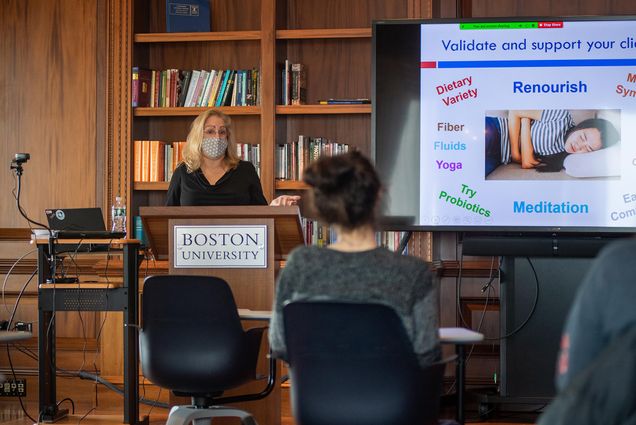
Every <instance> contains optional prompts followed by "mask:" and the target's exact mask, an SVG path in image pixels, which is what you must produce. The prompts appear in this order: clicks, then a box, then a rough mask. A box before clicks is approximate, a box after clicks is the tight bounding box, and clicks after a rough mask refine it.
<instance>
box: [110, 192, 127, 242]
mask: <svg viewBox="0 0 636 425" xmlns="http://www.w3.org/2000/svg"><path fill="white" fill-rule="evenodd" d="M111 212H112V216H111V217H112V219H113V228H112V231H113V232H124V233H126V204H124V201H123V200H122V199H121V196H116V197H115V203H114V204H113V208H112V211H111Z"/></svg>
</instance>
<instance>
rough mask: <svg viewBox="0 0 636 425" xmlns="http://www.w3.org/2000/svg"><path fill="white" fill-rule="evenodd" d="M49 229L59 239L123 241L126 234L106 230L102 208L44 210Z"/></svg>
mask: <svg viewBox="0 0 636 425" xmlns="http://www.w3.org/2000/svg"><path fill="white" fill-rule="evenodd" d="M44 213H45V214H46V219H47V220H48V223H49V227H50V228H51V230H53V231H54V232H55V234H56V235H57V238H58V239H121V238H123V237H125V236H126V233H125V232H111V231H109V230H106V225H105V224H104V216H103V215H102V209H101V208H58V209H46V210H44Z"/></svg>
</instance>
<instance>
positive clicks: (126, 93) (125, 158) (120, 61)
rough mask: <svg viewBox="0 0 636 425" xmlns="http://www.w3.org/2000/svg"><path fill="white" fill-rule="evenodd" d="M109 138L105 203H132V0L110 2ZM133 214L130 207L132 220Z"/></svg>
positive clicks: (129, 215) (110, 0)
mask: <svg viewBox="0 0 636 425" xmlns="http://www.w3.org/2000/svg"><path fill="white" fill-rule="evenodd" d="M108 6H109V7H108V12H109V20H108V43H109V49H108V67H107V68H108V77H109V79H108V99H109V101H108V110H107V115H108V142H109V148H110V149H109V152H108V160H107V167H106V173H107V175H108V176H109V177H110V178H109V185H108V188H107V190H106V191H105V198H106V199H105V200H104V204H105V205H112V203H113V201H114V199H115V196H116V195H121V196H122V197H124V199H125V202H126V205H131V201H132V199H131V193H130V182H129V177H130V175H131V173H132V143H130V140H131V130H132V128H131V126H132V120H131V118H132V110H131V78H130V72H131V68H132V19H133V13H132V11H133V10H132V0H109V4H108ZM130 217H131V214H130V211H128V218H129V220H128V222H129V223H131V221H132V220H130ZM109 222H110V220H109Z"/></svg>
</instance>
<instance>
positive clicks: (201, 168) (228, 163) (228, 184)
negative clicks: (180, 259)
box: [166, 109, 300, 206]
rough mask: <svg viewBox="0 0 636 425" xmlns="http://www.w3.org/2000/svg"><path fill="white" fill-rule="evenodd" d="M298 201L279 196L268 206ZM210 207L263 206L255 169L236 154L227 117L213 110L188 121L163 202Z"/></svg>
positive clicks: (289, 197)
mask: <svg viewBox="0 0 636 425" xmlns="http://www.w3.org/2000/svg"><path fill="white" fill-rule="evenodd" d="M299 199H300V197H299V196H288V195H283V196H279V197H278V198H276V199H274V200H273V201H272V203H271V204H270V205H296V203H297V202H298V200H299ZM210 205H214V206H216V205H218V206H222V205H267V200H266V199H265V196H264V195H263V189H262V187H261V181H260V179H259V177H258V174H257V173H256V169H255V168H254V166H253V165H252V163H251V162H249V161H242V160H240V159H239V157H238V155H237V152H236V143H235V142H234V140H233V138H232V121H231V120H230V117H228V116H227V115H225V114H224V113H222V112H220V111H217V110H214V109H210V110H207V111H205V112H203V113H201V114H200V115H199V116H198V117H196V118H195V119H194V121H193V122H192V125H191V128H190V133H189V134H188V138H187V140H186V144H185V147H184V150H183V162H182V163H181V164H179V166H178V167H177V168H176V169H175V171H174V173H173V174H172V178H171V179H170V186H169V187H168V194H167V199H166V206H210Z"/></svg>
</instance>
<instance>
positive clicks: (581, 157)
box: [563, 143, 621, 177]
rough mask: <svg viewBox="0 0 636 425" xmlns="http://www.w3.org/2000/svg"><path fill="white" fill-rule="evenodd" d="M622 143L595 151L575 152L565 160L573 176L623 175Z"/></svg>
mask: <svg viewBox="0 0 636 425" xmlns="http://www.w3.org/2000/svg"><path fill="white" fill-rule="evenodd" d="M620 153H621V148H620V143H617V144H615V145H612V146H610V147H609V148H605V149H600V150H597V151H594V152H586V153H574V154H571V155H568V156H567V157H566V158H565V160H564V161H563V167H564V168H565V172H566V173H567V174H568V175H570V176H572V177H613V176H620V175H621V160H620Z"/></svg>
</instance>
